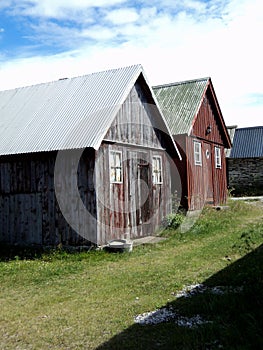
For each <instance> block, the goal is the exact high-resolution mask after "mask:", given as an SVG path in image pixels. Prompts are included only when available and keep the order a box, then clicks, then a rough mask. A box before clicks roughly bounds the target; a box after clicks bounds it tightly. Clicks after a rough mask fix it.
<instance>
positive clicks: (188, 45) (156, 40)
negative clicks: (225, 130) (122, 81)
mask: <svg viewBox="0 0 263 350" xmlns="http://www.w3.org/2000/svg"><path fill="white" fill-rule="evenodd" d="M36 3H38V5H39V4H40V1H39V2H36ZM41 3H42V2H41ZM54 3H55V4H56V6H57V7H55V6H54V7H53V9H55V8H56V9H58V8H59V7H58V5H61V4H62V2H58V1H55V0H54ZM64 3H65V5H66V6H69V2H64ZM83 3H84V2H82V1H79V2H78V5H76V7H77V6H79V8H80V7H81V6H82V5H83ZM85 3H86V4H89V2H88V1H87V2H85ZM105 3H106V1H104V2H103V1H101V2H100V5H101V6H102V5H103V4H104V5H105ZM144 3H147V1H145V2H144ZM150 4H152V5H150ZM169 4H171V7H170V9H171V11H168V8H169ZM175 5H177V6H178V2H174V1H169V0H163V1H159V2H158V1H155V0H152V1H151V2H150V1H149V7H147V6H146V5H145V7H144V8H140V9H139V8H136V9H135V8H134V9H132V8H128V9H127V7H125V8H120V9H119V10H118V11H116V10H114V9H113V10H111V9H108V10H107V12H106V11H105V12H104V10H102V11H101V15H102V17H101V19H100V21H98V20H97V21H98V23H97V24H96V25H95V24H89V23H88V22H85V23H83V25H82V26H81V27H79V28H76V27H75V28H71V27H67V28H65V27H60V26H59V25H58V24H56V25H55V24H53V27H52V26H51V25H50V23H49V22H45V21H43V22H41V23H40V24H39V26H38V28H37V27H36V28H35V32H36V34H37V36H38V40H42V41H45V40H50V41H52V40H53V43H54V42H55V41H57V45H59V43H63V42H64V43H65V42H66V44H67V46H68V47H69V51H65V52H64V53H63V54H60V55H51V56H46V57H38V56H37V57H32V58H30V59H20V60H19V59H17V60H15V61H10V62H2V65H1V68H0V88H1V89H4V88H10V87H15V86H21V85H25V84H35V83H38V82H44V81H49V80H54V79H59V78H61V77H71V76H75V75H82V74H86V73H91V72H95V71H98V70H104V69H110V68H114V67H120V66H126V65H130V64H135V63H142V64H143V66H144V68H145V71H146V74H147V76H148V78H149V80H150V83H151V84H153V85H155V84H162V83H169V82H174V81H180V80H186V79H193V78H200V77H205V76H211V77H212V81H213V84H214V87H215V91H216V94H217V97H218V100H219V103H220V106H221V109H222V112H223V115H224V117H225V120H226V123H227V124H238V125H239V126H249V125H256V124H262V115H263V104H262V100H257V101H255V100H254V99H251V96H259V94H260V93H262V86H261V84H262V79H263V76H262V74H263V73H262V69H261V67H262V62H263V56H262V52H261V47H260V44H259V35H260V33H261V29H262V20H263V18H262V12H261V1H259V0H238V1H236V0H228V1H226V0H225V1H223V0H222V1H219V0H217V1H212V2H210V3H206V5H204V3H203V2H199V1H192V0H191V1H184V2H183V5H184V6H185V8H182V3H181V2H180V10H179V12H175V13H173V11H172V10H173V9H174V8H175ZM223 5H224V6H223ZM105 6H106V5H105ZM189 8H190V9H191V10H190V12H189V11H188V9H189ZM177 9H178V7H177ZM90 10H92V9H90ZM192 10H193V11H192ZM56 11H57V10H56ZM56 11H54V13H55V12H56ZM125 11H128V12H126V14H125ZM128 14H129V15H130V19H131V20H130V21H125V23H122V18H126V17H127V18H128ZM208 14H209V15H208ZM136 16H139V17H138V18H136ZM96 19H97V18H96ZM109 20H110V21H111V24H110V26H109V22H108V21H109ZM90 39H92V40H93V44H92V45H91V44H90ZM71 43H73V45H72V44H71Z"/></svg>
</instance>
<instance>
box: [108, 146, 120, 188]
mask: <svg viewBox="0 0 263 350" xmlns="http://www.w3.org/2000/svg"><path fill="white" fill-rule="evenodd" d="M116 156H117V157H116ZM109 170H110V183H112V184H121V183H122V182H123V168H122V152H121V151H115V150H110V152H109Z"/></svg>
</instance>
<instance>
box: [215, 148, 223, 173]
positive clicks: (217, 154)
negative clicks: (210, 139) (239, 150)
mask: <svg viewBox="0 0 263 350" xmlns="http://www.w3.org/2000/svg"><path fill="white" fill-rule="evenodd" d="M215 167H216V169H222V157H221V149H220V147H217V146H215Z"/></svg>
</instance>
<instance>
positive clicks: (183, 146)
mask: <svg viewBox="0 0 263 350" xmlns="http://www.w3.org/2000/svg"><path fill="white" fill-rule="evenodd" d="M153 90H154V92H155V94H156V98H157V100H158V102H159V105H160V107H161V109H162V112H163V114H164V116H165V118H166V120H167V123H168V125H169V127H170V129H171V132H172V134H173V137H174V139H175V141H176V143H177V146H178V148H179V150H180V152H181V155H182V157H183V161H182V162H181V164H180V163H178V169H180V175H181V185H180V186H181V187H182V196H181V203H182V205H183V206H184V207H185V208H186V209H187V210H199V209H202V208H203V206H204V204H206V203H211V204H213V205H219V204H221V203H224V202H225V200H226V197H227V177H226V161H225V152H224V149H225V148H230V147H231V141H230V138H229V135H228V132H227V128H226V125H225V122H224V119H223V115H222V113H221V109H220V106H219V103H218V100H217V98H216V94H215V91H214V88H213V85H212V81H211V79H210V78H204V79H197V80H190V81H183V82H179V83H173V84H167V85H161V86H156V87H154V88H153ZM175 186H176V187H177V186H178V184H177V185H175Z"/></svg>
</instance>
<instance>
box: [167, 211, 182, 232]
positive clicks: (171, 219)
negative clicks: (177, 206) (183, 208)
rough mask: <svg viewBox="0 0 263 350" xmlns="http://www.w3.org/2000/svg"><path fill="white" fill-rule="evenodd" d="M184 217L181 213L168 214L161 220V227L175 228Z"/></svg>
mask: <svg viewBox="0 0 263 350" xmlns="http://www.w3.org/2000/svg"><path fill="white" fill-rule="evenodd" d="M184 218H185V216H184V215H183V214H182V213H176V214H174V213H172V214H168V215H167V216H166V217H165V218H164V219H163V221H162V227H164V228H166V229H173V230H176V229H177V228H178V227H179V226H180V225H181V224H182V223H183V221H184Z"/></svg>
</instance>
